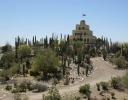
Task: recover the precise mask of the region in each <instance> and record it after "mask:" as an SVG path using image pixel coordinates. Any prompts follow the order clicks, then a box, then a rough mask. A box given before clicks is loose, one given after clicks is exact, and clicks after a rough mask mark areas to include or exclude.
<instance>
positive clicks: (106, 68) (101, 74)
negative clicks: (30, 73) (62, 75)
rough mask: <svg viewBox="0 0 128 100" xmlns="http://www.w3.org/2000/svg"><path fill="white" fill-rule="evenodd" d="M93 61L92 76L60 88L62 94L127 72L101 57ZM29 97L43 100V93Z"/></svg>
mask: <svg viewBox="0 0 128 100" xmlns="http://www.w3.org/2000/svg"><path fill="white" fill-rule="evenodd" d="M91 61H92V62H93V65H94V66H95V68H94V71H93V73H92V74H91V76H89V77H86V78H85V80H82V81H81V82H80V83H77V84H73V85H70V86H64V87H60V88H58V89H59V92H60V94H61V95H65V94H72V93H75V92H77V91H78V90H79V87H80V86H82V85H84V84H85V83H89V84H90V85H92V86H93V85H95V84H96V83H98V82H101V81H109V80H110V79H111V77H116V76H123V75H124V74H125V73H126V71H124V70H117V69H115V66H114V65H112V64H110V63H109V62H106V61H104V60H103V59H102V58H101V57H96V58H92V59H91ZM29 98H30V100H41V98H42V93H38V94H31V95H30V97H29Z"/></svg>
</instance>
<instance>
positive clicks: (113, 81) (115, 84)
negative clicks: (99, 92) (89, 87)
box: [111, 77, 121, 89]
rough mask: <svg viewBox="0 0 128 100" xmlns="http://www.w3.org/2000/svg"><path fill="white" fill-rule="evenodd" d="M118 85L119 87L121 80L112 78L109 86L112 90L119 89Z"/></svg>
mask: <svg viewBox="0 0 128 100" xmlns="http://www.w3.org/2000/svg"><path fill="white" fill-rule="evenodd" d="M120 85H121V79H120V78H116V77H113V78H112V79H111V86H112V87H113V88H114V89H119V87H120Z"/></svg>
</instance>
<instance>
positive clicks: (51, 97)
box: [43, 87, 61, 100]
mask: <svg viewBox="0 0 128 100" xmlns="http://www.w3.org/2000/svg"><path fill="white" fill-rule="evenodd" d="M43 100H61V96H60V94H59V91H58V90H57V89H56V88H55V87H51V88H50V89H49V92H48V96H45V95H43Z"/></svg>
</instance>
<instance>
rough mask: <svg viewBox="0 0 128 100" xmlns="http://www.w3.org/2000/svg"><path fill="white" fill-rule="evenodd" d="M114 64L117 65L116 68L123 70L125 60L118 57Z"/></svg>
mask: <svg viewBox="0 0 128 100" xmlns="http://www.w3.org/2000/svg"><path fill="white" fill-rule="evenodd" d="M115 64H116V65H117V67H118V68H121V69H122V68H124V66H125V58H124V57H123V56H120V57H118V58H116V59H115Z"/></svg>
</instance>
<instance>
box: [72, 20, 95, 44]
mask: <svg viewBox="0 0 128 100" xmlns="http://www.w3.org/2000/svg"><path fill="white" fill-rule="evenodd" d="M70 40H72V41H77V40H79V41H83V43H84V44H85V45H89V46H93V45H95V43H96V37H95V36H93V32H92V31H91V30H90V28H89V25H87V24H86V23H85V20H81V21H80V24H77V25H76V29H75V30H73V31H72V35H71V36H70Z"/></svg>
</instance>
